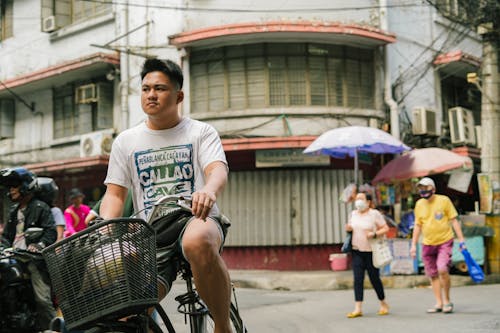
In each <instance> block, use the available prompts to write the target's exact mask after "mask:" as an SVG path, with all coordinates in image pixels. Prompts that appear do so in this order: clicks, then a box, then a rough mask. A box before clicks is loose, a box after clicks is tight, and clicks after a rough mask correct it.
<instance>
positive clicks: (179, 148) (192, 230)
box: [100, 59, 230, 333]
mask: <svg viewBox="0 0 500 333" xmlns="http://www.w3.org/2000/svg"><path fill="white" fill-rule="evenodd" d="M141 78H142V94H141V104H142V109H143V111H144V113H145V114H146V116H147V119H146V120H145V121H144V122H143V123H141V124H139V125H138V126H136V127H133V128H131V129H128V130H126V131H124V132H122V133H121V134H120V135H118V137H117V138H116V140H115V141H114V143H113V147H112V151H111V156H110V159H109V166H108V173H107V176H106V179H105V184H106V185H107V189H106V193H105V195H104V197H103V200H102V204H101V207H100V216H101V217H102V218H103V219H110V218H115V217H119V216H122V210H123V206H124V202H125V199H126V196H127V191H128V190H127V189H128V188H130V189H131V191H132V193H133V202H134V208H135V210H136V211H143V213H142V214H143V215H142V216H140V217H143V218H145V217H146V216H147V215H148V214H149V213H150V210H151V207H152V205H153V203H154V202H155V201H156V200H157V199H159V198H160V197H162V196H164V195H166V194H176V195H183V196H191V198H192V213H193V215H194V217H193V218H192V219H191V220H190V221H189V222H188V224H187V226H186V227H185V229H184V230H183V232H182V234H181V236H180V237H181V238H180V243H181V249H182V253H183V255H184V256H185V258H186V259H187V261H188V262H189V263H190V265H191V270H192V273H193V278H194V282H195V284H196V287H197V290H198V293H199V294H200V296H201V298H202V299H203V300H204V301H205V303H206V304H207V306H208V308H209V310H210V313H211V314H212V316H213V318H214V321H215V332H218V333H226V332H230V328H229V307H230V281H229V273H228V271H227V268H226V265H225V263H224V261H223V260H222V257H221V255H220V249H221V248H222V245H223V242H224V235H223V230H222V226H221V224H220V222H219V219H218V218H217V216H218V215H219V210H218V207H217V205H216V200H217V196H218V195H219V194H220V193H221V192H222V190H223V188H224V186H225V184H226V182H227V174H228V167H227V161H226V157H225V154H224V150H223V149H222V144H221V141H220V138H219V136H218V134H217V132H216V131H215V129H214V128H213V127H212V126H210V125H208V124H206V123H203V122H200V121H197V120H193V119H190V118H187V117H182V116H181V115H180V113H179V110H178V106H179V104H180V103H181V102H182V101H183V99H184V93H183V91H182V84H183V74H182V70H181V68H180V67H179V66H178V65H177V64H175V63H174V62H172V61H170V60H158V59H147V60H146V61H145V62H144V64H143V68H142V71H141ZM158 273H159V276H160V288H159V294H160V295H159V298H160V299H162V298H163V297H165V295H166V293H168V291H169V289H170V286H171V283H172V282H173V280H174V279H175V276H172V274H171V272H170V271H168V270H166V271H161V270H160V271H159V272H158Z"/></svg>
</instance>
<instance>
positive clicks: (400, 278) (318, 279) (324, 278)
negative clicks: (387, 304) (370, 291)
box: [229, 270, 500, 291]
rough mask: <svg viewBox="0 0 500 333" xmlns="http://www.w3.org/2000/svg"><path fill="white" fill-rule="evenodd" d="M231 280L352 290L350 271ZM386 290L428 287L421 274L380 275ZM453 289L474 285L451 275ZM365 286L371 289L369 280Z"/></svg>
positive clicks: (266, 273)
mask: <svg viewBox="0 0 500 333" xmlns="http://www.w3.org/2000/svg"><path fill="white" fill-rule="evenodd" d="M229 274H230V276H231V280H232V282H233V284H234V285H235V286H236V287H239V288H256V289H265V290H290V291H312V290H318V291H320V290H344V289H352V287H353V277H352V270H346V271H270V270H230V271H229ZM382 282H383V284H384V287H385V288H386V289H392V288H395V289H400V288H415V287H425V286H428V285H429V279H428V278H427V277H425V275H423V274H417V275H388V276H382ZM491 283H500V274H489V275H486V278H485V281H484V282H483V284H491ZM451 284H452V286H453V287H456V286H466V285H473V284H475V283H474V282H473V281H472V279H471V278H470V277H469V276H468V275H455V274H452V275H451ZM365 286H366V287H367V288H371V285H370V282H369V280H368V278H366V279H365Z"/></svg>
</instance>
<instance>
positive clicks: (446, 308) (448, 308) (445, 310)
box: [443, 303, 453, 313]
mask: <svg viewBox="0 0 500 333" xmlns="http://www.w3.org/2000/svg"><path fill="white" fill-rule="evenodd" d="M452 312H453V303H448V304H445V305H444V306H443V313H452Z"/></svg>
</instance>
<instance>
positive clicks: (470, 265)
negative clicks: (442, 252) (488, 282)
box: [462, 249, 484, 283]
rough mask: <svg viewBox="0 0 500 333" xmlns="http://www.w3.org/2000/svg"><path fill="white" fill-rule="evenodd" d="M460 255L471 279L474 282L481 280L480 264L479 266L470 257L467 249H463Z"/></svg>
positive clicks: (482, 278) (482, 274) (482, 279)
mask: <svg viewBox="0 0 500 333" xmlns="http://www.w3.org/2000/svg"><path fill="white" fill-rule="evenodd" d="M462 255H463V256H464V260H465V264H466V265H467V270H468V271H469V275H470V277H471V278H472V281H474V282H476V283H479V282H483V281H484V272H483V270H482V269H481V266H479V265H478V264H477V262H476V261H475V260H474V258H472V256H471V255H470V253H469V250H467V249H463V250H462Z"/></svg>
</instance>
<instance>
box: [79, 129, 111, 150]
mask: <svg viewBox="0 0 500 333" xmlns="http://www.w3.org/2000/svg"><path fill="white" fill-rule="evenodd" d="M113 132H114V131H113V130H107V131H99V132H91V133H86V134H82V135H81V137H80V157H90V156H97V155H109V154H110V153H111V145H112V144H113Z"/></svg>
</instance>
